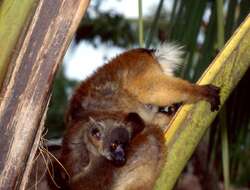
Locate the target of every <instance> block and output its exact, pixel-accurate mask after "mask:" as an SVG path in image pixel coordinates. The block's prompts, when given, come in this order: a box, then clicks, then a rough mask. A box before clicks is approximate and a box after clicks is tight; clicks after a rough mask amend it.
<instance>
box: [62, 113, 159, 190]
mask: <svg viewBox="0 0 250 190" xmlns="http://www.w3.org/2000/svg"><path fill="white" fill-rule="evenodd" d="M162 134H163V133H162V131H161V129H160V128H158V127H157V126H153V125H148V126H146V127H145V124H144V121H143V120H142V119H141V118H140V116H139V115H138V114H137V113H128V114H125V113H120V112H88V113H86V114H85V115H84V116H83V117H82V118H81V120H79V121H78V122H76V123H74V124H72V126H68V128H67V132H66V135H65V137H64V140H63V146H62V147H63V148H62V154H61V158H60V161H61V163H62V165H63V166H64V167H65V169H66V170H67V172H68V174H66V173H65V172H64V170H62V169H60V176H61V177H60V178H61V180H59V181H57V182H58V185H59V186H61V187H62V188H61V189H74V190H78V189H84V190H96V189H98V190H133V189H138V190H139V189H145V190H151V189H152V188H153V185H154V182H155V180H156V178H157V176H158V175H159V172H160V169H161V166H162V164H163V160H164V159H163V158H164V155H163V154H164V151H163V146H164V141H163V135H162ZM67 175H68V176H70V177H68V176H67ZM61 182H63V183H61ZM60 183H61V184H60Z"/></svg>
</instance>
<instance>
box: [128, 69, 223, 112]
mask: <svg viewBox="0 0 250 190" xmlns="http://www.w3.org/2000/svg"><path fill="white" fill-rule="evenodd" d="M126 88H127V90H128V91H129V92H130V93H131V94H134V95H135V96H136V97H137V98H138V100H139V101H141V102H142V103H144V104H153V105H157V106H168V105H172V104H174V103H180V102H182V103H194V102H197V101H199V100H206V101H207V102H209V103H210V104H211V110H212V111H215V110H218V109H219V105H220V99H219V88H218V87H216V86H213V85H196V84H191V83H189V82H187V81H185V80H182V79H180V78H176V77H171V76H167V75H165V74H163V73H162V72H157V71H151V72H150V71H147V72H144V73H141V74H139V75H138V76H137V77H136V78H133V80H131V81H130V83H129V85H127V87H126Z"/></svg>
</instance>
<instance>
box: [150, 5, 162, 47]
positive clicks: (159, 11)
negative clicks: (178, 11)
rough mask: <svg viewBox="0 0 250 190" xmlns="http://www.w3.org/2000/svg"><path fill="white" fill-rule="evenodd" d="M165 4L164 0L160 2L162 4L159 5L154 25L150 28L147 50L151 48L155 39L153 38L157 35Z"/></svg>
mask: <svg viewBox="0 0 250 190" xmlns="http://www.w3.org/2000/svg"><path fill="white" fill-rule="evenodd" d="M163 3H164V0H160V3H159V5H158V7H157V10H156V13H155V17H154V20H153V23H152V25H151V27H150V32H149V35H148V39H147V41H146V48H149V46H150V44H151V43H152V39H153V36H154V34H155V30H156V28H157V24H158V21H159V18H160V14H161V9H162V5H163Z"/></svg>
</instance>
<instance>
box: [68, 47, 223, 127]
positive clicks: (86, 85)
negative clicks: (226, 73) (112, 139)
mask: <svg viewBox="0 0 250 190" xmlns="http://www.w3.org/2000/svg"><path fill="white" fill-rule="evenodd" d="M182 53H183V52H182V51H181V48H180V47H178V46H177V45H174V44H171V43H169V44H168V43H167V44H163V45H162V46H160V48H158V49H156V50H151V49H143V48H139V49H132V50H129V51H127V52H125V53H122V54H121V55H119V56H117V57H116V58H114V59H112V60H111V61H110V62H109V63H108V64H106V65H104V66H103V67H101V68H99V69H98V70H97V71H96V72H95V73H94V74H93V75H92V76H90V77H89V78H88V79H87V80H85V81H83V82H82V83H81V84H80V86H79V87H78V88H77V89H76V90H75V93H74V94H73V96H72V98H71V102H70V106H69V110H68V114H67V116H66V120H67V122H71V121H73V122H74V120H78V119H79V118H81V117H82V114H84V112H85V111H86V110H92V111H99V110H110V111H122V112H126V113H129V112H136V113H138V114H139V115H140V116H141V117H142V118H143V120H144V121H145V122H147V123H154V124H157V125H160V126H166V124H168V122H169V120H170V119H171V117H172V116H173V113H174V111H175V108H176V105H178V104H180V103H181V104H185V103H193V102H197V101H199V100H206V101H208V102H209V103H210V104H211V110H212V111H215V110H218V108H219V104H220V99H219V88H218V87H215V86H213V85H210V84H208V85H195V84H191V83H189V82H187V81H184V80H182V79H180V78H176V77H174V76H173V73H174V70H175V69H176V67H177V65H179V64H180V63H181V55H182ZM86 64H91V63H86ZM160 107H167V108H168V109H167V110H166V111H165V114H162V113H159V112H158V110H159V108H160Z"/></svg>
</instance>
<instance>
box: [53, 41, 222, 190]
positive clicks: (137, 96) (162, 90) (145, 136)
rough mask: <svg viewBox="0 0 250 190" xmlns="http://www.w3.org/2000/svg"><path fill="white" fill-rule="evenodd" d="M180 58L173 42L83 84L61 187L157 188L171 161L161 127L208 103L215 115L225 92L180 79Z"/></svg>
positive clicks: (124, 59) (117, 62) (129, 57)
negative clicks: (185, 108) (182, 108)
mask: <svg viewBox="0 0 250 190" xmlns="http://www.w3.org/2000/svg"><path fill="white" fill-rule="evenodd" d="M181 55H182V51H181V48H179V47H178V46H176V45H174V44H164V45H163V46H161V47H160V48H159V49H157V50H149V49H143V48H139V49H133V50H129V51H127V52H125V53H123V54H121V55H119V56H117V57H116V58H114V59H113V60H111V61H110V62H109V63H108V64H106V65H104V66H103V67H101V68H99V69H98V70H97V71H96V72H95V73H94V74H93V75H92V76H90V77H89V78H88V79H87V80H85V81H83V82H82V83H81V84H80V86H79V87H78V88H77V89H76V90H75V92H74V94H73V96H72V98H71V100H70V105H69V109H68V112H67V115H66V123H67V129H66V133H65V136H64V140H63V145H62V152H61V156H59V159H60V161H61V163H62V164H63V166H64V167H65V169H66V170H67V172H68V174H67V173H66V172H64V170H62V169H61V168H60V167H55V170H56V171H57V172H55V174H58V175H56V176H55V180H56V181H57V182H58V184H59V185H60V186H61V188H62V189H63V188H64V189H86V190H92V189H93V190H94V189H100V190H106V189H107V190H109V189H110V190H133V189H138V190H139V189H152V188H153V185H154V182H155V180H156V178H157V176H158V174H159V172H160V169H161V167H162V163H163V160H164V148H163V146H164V142H163V131H162V129H160V127H164V126H166V125H167V124H168V122H169V120H170V119H171V117H172V116H173V114H174V113H175V111H176V109H177V107H178V105H179V104H185V103H193V102H197V101H199V100H206V101H207V102H209V103H210V104H211V110H212V111H214V110H218V108H219V104H220V100H219V88H218V87H215V86H213V85H209V84H208V85H195V84H191V83H189V82H187V81H184V80H182V79H179V78H176V77H174V76H173V72H174V70H175V68H176V66H177V65H178V64H180V62H181ZM162 107H165V108H167V109H165V110H164V113H160V112H159V110H160V109H161V108H162ZM57 168H58V169H57ZM50 184H51V183H50ZM52 186H53V185H52ZM54 187H55V186H54Z"/></svg>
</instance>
